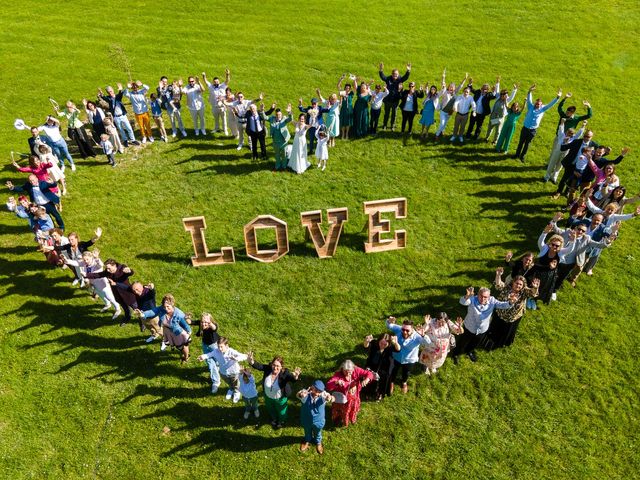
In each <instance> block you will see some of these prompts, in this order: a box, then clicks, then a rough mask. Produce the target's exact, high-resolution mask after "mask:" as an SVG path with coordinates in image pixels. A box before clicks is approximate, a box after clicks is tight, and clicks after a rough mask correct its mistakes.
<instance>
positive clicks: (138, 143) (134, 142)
mask: <svg viewBox="0 0 640 480" xmlns="http://www.w3.org/2000/svg"><path fill="white" fill-rule="evenodd" d="M131 143H133V144H134V145H140V142H139V141H137V140H131Z"/></svg>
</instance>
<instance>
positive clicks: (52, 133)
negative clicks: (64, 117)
mask: <svg viewBox="0 0 640 480" xmlns="http://www.w3.org/2000/svg"><path fill="white" fill-rule="evenodd" d="M38 131H39V132H44V133H46V135H47V137H49V141H50V142H51V149H52V150H53V153H54V155H55V156H56V157H58V161H59V162H60V168H61V169H63V168H64V159H65V158H66V159H67V161H68V162H69V165H70V166H71V170H72V171H74V172H75V171H76V165H75V164H74V163H73V158H72V157H71V154H70V153H69V147H68V146H67V142H66V140H65V139H64V138H62V135H61V134H60V121H59V120H58V119H57V118H55V117H52V116H51V115H49V116H48V117H47V121H46V122H45V123H44V125H41V126H40V127H38Z"/></svg>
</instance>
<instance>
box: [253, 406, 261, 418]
mask: <svg viewBox="0 0 640 480" xmlns="http://www.w3.org/2000/svg"><path fill="white" fill-rule="evenodd" d="M253 414H254V415H255V417H256V418H259V417H260V410H258V409H257V408H256V409H255V410H254V411H253Z"/></svg>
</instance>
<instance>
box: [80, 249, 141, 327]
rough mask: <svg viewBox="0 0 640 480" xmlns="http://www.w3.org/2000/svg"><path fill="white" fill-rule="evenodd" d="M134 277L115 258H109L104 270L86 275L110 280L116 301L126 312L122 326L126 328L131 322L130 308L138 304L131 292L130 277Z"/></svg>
mask: <svg viewBox="0 0 640 480" xmlns="http://www.w3.org/2000/svg"><path fill="white" fill-rule="evenodd" d="M132 275H133V270H131V269H130V268H129V267H127V266H126V265H123V264H121V263H118V262H116V261H115V260H114V259H113V258H109V259H108V260H107V261H106V262H104V270H102V271H101V272H95V273H86V274H85V275H84V276H85V278H89V279H91V278H106V279H107V280H109V284H110V285H111V288H112V289H113V295H114V296H115V297H116V301H117V302H118V304H119V305H120V306H121V307H122V311H123V312H124V320H123V321H122V323H121V324H120V326H121V327H124V326H125V325H126V324H127V323H129V321H130V320H131V311H130V310H129V307H130V306H133V305H135V304H136V299H135V296H134V295H133V293H132V292H130V291H129V286H130V285H131V284H130V283H129V277H131V276H132Z"/></svg>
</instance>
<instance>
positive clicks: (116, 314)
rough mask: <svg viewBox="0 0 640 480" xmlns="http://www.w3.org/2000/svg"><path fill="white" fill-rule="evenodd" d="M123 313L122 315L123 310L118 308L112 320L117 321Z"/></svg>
mask: <svg viewBox="0 0 640 480" xmlns="http://www.w3.org/2000/svg"><path fill="white" fill-rule="evenodd" d="M121 313H122V310H121V309H119V308H116V313H114V314H113V316H112V317H111V320H115V319H116V318H118V317H119V316H120V314H121Z"/></svg>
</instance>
